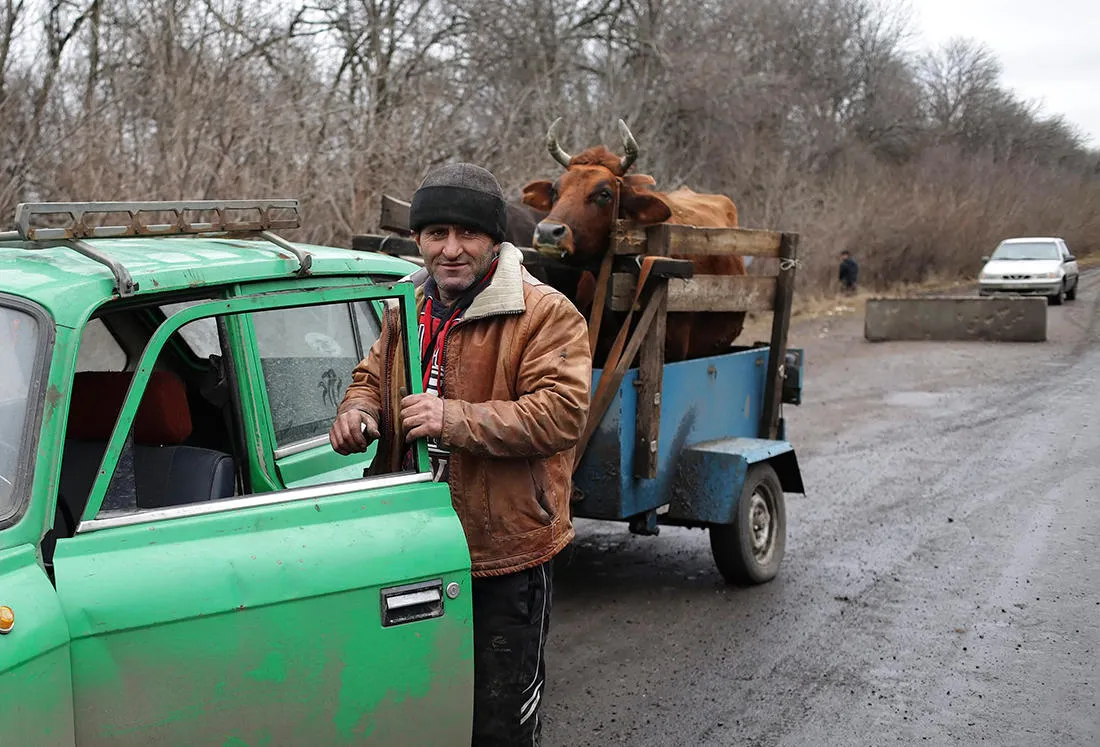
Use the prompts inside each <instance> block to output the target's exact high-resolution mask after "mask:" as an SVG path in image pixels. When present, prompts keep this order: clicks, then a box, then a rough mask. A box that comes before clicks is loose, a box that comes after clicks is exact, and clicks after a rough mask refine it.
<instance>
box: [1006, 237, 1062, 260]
mask: <svg viewBox="0 0 1100 747" xmlns="http://www.w3.org/2000/svg"><path fill="white" fill-rule="evenodd" d="M1060 256H1061V255H1060V254H1059V251H1058V246H1057V245H1056V244H1054V243H1053V242H1051V241H1017V242H1012V243H1010V244H1001V245H1000V246H998V247H997V250H996V251H995V252H993V257H992V258H993V259H1058V258H1059V257H1060Z"/></svg>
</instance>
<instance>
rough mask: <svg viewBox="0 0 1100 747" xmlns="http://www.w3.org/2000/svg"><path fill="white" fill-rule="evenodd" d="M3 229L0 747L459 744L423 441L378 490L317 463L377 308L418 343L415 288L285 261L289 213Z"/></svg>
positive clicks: (454, 533)
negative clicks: (409, 465)
mask: <svg viewBox="0 0 1100 747" xmlns="http://www.w3.org/2000/svg"><path fill="white" fill-rule="evenodd" d="M16 225H17V226H18V228H17V230H15V231H9V232H5V233H0V692H2V693H3V694H4V697H3V698H2V699H0V743H2V744H5V745H7V744H11V745H26V746H28V747H38V746H39V745H74V744H76V745H98V744H111V745H119V744H142V745H146V744H158V745H273V746H283V745H311V746H312V745H328V744H345V743H368V744H386V745H445V744H469V739H470V736H469V735H470V723H471V710H472V684H473V634H472V626H471V622H472V615H471V606H470V557H469V551H468V549H467V547H466V541H465V538H464V536H463V533H462V528H461V526H460V525H459V522H458V518H457V516H456V515H455V513H454V511H453V510H452V508H451V502H450V496H449V494H448V491H447V487H446V485H443V484H438V483H433V482H432V481H431V479H430V472H429V464H428V460H427V452H426V449H425V446H424V444H423V442H421V443H420V444H419V445H418V448H417V450H416V451H415V459H414V460H413V461H414V462H415V469H406V470H404V471H401V472H396V473H388V474H386V473H382V471H381V470H371V469H370V463H371V458H372V456H373V452H372V451H368V452H367V453H366V454H362V455H358V456H353V457H342V456H339V455H337V454H335V453H334V452H333V451H332V449H331V447H330V445H329V441H328V430H329V427H330V426H331V423H332V420H333V418H334V416H335V412H336V406H337V404H338V403H339V402H340V400H341V398H342V397H343V393H344V389H345V387H346V386H347V384H348V383H349V380H350V375H351V370H352V368H353V367H354V365H355V364H356V363H357V362H358V361H359V360H360V359H361V358H362V357H363V356H364V355H365V353H366V351H367V350H368V349H369V348H370V346H371V344H372V342H373V341H374V340H375V339H376V337H377V336H378V335H379V334H380V332H381V321H382V319H383V309H384V308H387V307H389V308H394V309H397V310H399V311H400V312H401V313H400V315H399V317H398V318H400V319H401V320H402V323H403V325H404V331H405V332H406V333H407V332H409V331H414V330H415V309H414V305H413V296H412V288H411V285H410V284H409V283H406V282H400V279H401V278H402V277H403V276H405V275H407V274H408V273H409V271H410V270H411V269H414V268H415V265H413V264H411V263H409V262H406V261H403V260H400V259H397V258H394V257H389V256H385V255H380V254H373V253H365V252H356V251H351V250H348V249H339V248H330V247H320V246H310V245H303V244H291V243H289V242H287V241H285V240H284V239H282V238H281V237H280V236H278V235H276V234H274V233H272V231H273V230H278V229H283V228H294V227H297V226H298V225H299V215H298V204H297V202H296V201H294V200H266V201H231V202H217V203H216V202H191V203H72V204H68V203H66V204H61V203H41V204H24V205H20V206H19V209H18V211H17V214H16ZM386 318H387V319H392V318H393V317H392V316H388V317H386ZM415 339H416V335H415V334H406V335H405V340H406V343H408V341H409V340H415ZM405 354H406V355H407V356H408V362H409V366H408V367H407V369H408V370H418V369H419V360H418V355H419V351H418V350H417V349H416V347H415V346H414V345H409V344H406V346H405ZM406 386H407V387H408V389H407V391H410V392H418V391H420V386H421V384H420V380H419V377H416V376H413V377H411V380H410V381H407V382H406Z"/></svg>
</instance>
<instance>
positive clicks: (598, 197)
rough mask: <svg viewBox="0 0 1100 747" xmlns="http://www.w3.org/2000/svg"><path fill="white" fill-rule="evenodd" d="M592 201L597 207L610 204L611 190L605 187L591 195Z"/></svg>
mask: <svg viewBox="0 0 1100 747" xmlns="http://www.w3.org/2000/svg"><path fill="white" fill-rule="evenodd" d="M592 199H593V200H595V201H596V204H597V205H607V204H608V203H610V202H611V190H610V189H607V188H606V187H605V188H604V189H601V190H600V191H599V192H597V193H596V194H594V195H592Z"/></svg>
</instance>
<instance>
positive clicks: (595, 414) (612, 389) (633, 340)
mask: <svg viewBox="0 0 1100 747" xmlns="http://www.w3.org/2000/svg"><path fill="white" fill-rule="evenodd" d="M647 285H648V286H649V287H648V288H646V289H643V291H642V298H641V303H640V306H641V307H642V315H641V316H640V317H639V318H638V325H637V326H636V327H635V328H634V331H633V332H631V333H630V338H629V340H628V341H627V343H626V348H625V349H624V350H623V354H622V355H621V356H620V357H619V360H618V363H616V364H615V368H614V369H613V370H612V371H610V372H609V371H608V370H607V369H606V368H604V369H603V374H601V375H600V381H599V384H597V385H596V391H595V392H594V393H593V394H592V401H591V403H590V404H589V407H588V421H587V422H586V423H585V426H584V433H583V434H582V435H581V438H580V441H578V442H577V446H576V448H575V451H574V452H573V459H574V461H573V471H574V473H575V472H576V471H577V465H579V464H580V463H581V459H582V458H583V457H584V452H585V450H586V449H587V448H588V442H589V441H590V440H592V434H593V433H595V432H596V427H597V426H598V425H599V424H600V421H601V420H603V416H604V414H605V413H606V412H607V408H608V407H610V406H611V401H612V400H613V399H614V398H615V394H616V392H618V390H619V385H621V384H622V383H623V377H624V376H626V370H627V368H628V367H629V366H630V362H631V361H632V360H634V356H636V355H637V354H638V349H639V348H640V347H641V346H642V340H643V339H645V334H646V332H648V331H649V325H651V324H652V323H653V319H654V317H655V316H656V315H657V307H656V306H654V305H653V304H651V303H649V300H650V299H651V298H652V297H653V289H654V288H655V287H656V286H655V284H653V283H649V284H647Z"/></svg>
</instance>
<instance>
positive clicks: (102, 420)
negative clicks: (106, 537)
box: [58, 371, 235, 536]
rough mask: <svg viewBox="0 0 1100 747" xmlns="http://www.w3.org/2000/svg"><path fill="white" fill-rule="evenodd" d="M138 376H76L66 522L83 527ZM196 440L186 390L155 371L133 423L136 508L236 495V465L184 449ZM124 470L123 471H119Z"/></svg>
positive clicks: (63, 492)
mask: <svg viewBox="0 0 1100 747" xmlns="http://www.w3.org/2000/svg"><path fill="white" fill-rule="evenodd" d="M132 376H133V375H132V373H130V372H128V371H85V372H81V373H78V374H77V375H76V377H75V379H74V381H73V392H72V401H71V404H70V406H69V421H68V430H67V432H66V440H65V453H64V455H63V457H62V460H61V479H60V484H59V486H58V487H59V503H60V502H61V501H64V503H65V506H63V507H60V511H59V518H61V517H60V515H61V514H64V513H66V510H67V511H68V512H69V513H70V515H71V517H73V518H75V519H76V520H77V521H79V519H80V515H81V514H82V513H83V511H84V507H85V504H86V503H87V500H88V493H89V492H90V491H91V489H92V484H93V482H94V481H95V477H96V474H97V473H98V471H99V466H100V462H101V461H102V459H103V453H104V451H105V450H106V448H107V439H108V438H110V435H111V432H112V431H113V430H114V426H115V421H116V420H117V419H118V414H119V412H120V411H121V409H122V403H123V400H124V399H125V397H126V392H127V390H128V389H129V386H130V380H131V379H132ZM189 435H191V412H190V410H189V408H188V405H187V391H186V389H185V388H184V385H183V382H182V381H180V379H179V378H178V377H177V376H176V375H175V374H173V373H170V372H168V371H154V372H153V374H152V376H151V377H150V379H149V384H148V386H147V387H146V389H145V394H144V396H143V397H142V400H141V404H140V405H139V406H138V411H137V415H136V417H135V418H134V426H133V436H134V447H133V470H134V474H133V485H134V498H135V500H136V506H135V508H137V509H151V508H165V507H168V506H177V505H181V504H186V503H196V502H201V501H208V500H213V499H218V498H228V497H230V496H232V495H233V493H234V484H235V480H234V474H235V469H234V463H233V458H232V457H231V456H230V455H228V454H225V453H223V452H220V451H214V450H212V449H204V448H199V447H195V446H186V445H184V444H183V442H184V441H185V440H186V439H187V437H188V436H189ZM123 468H124V467H123V465H122V464H120V465H119V468H118V469H119V470H121V469H123ZM71 533H72V532H71V531H70V532H69V533H68V534H70V535H71ZM62 536H65V535H64V534H62Z"/></svg>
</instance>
